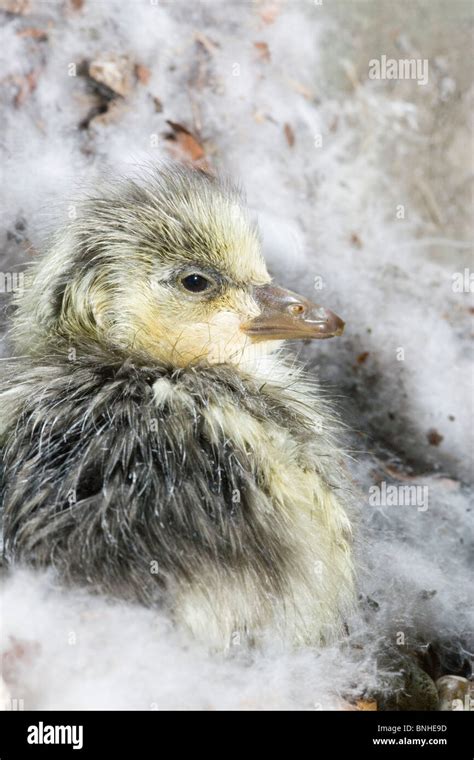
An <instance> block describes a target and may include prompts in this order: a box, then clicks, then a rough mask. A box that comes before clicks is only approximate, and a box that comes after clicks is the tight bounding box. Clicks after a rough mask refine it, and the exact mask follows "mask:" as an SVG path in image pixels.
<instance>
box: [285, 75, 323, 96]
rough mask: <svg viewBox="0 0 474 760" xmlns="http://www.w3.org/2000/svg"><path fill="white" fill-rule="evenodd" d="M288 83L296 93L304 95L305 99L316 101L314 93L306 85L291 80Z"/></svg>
mask: <svg viewBox="0 0 474 760" xmlns="http://www.w3.org/2000/svg"><path fill="white" fill-rule="evenodd" d="M287 81H288V84H289V85H290V87H291V88H292V89H293V90H295V92H297V93H299V95H302V96H303V97H304V98H306V100H316V98H315V95H314V92H312V90H310V89H309V87H306V85H304V84H302V83H301V82H298V80H297V79H291V78H290V79H288V80H287Z"/></svg>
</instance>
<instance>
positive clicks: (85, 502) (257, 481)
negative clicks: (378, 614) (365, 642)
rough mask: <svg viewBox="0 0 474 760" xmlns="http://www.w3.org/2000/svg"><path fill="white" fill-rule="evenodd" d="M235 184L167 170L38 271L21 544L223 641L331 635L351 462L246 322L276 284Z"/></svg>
mask: <svg viewBox="0 0 474 760" xmlns="http://www.w3.org/2000/svg"><path fill="white" fill-rule="evenodd" d="M122 192H123V191H122ZM166 193H168V195H166ZM179 193H181V195H180V194H179ZM228 193H229V191H228V189H223V188H222V187H220V186H218V185H217V186H216V185H214V183H213V182H212V181H211V180H210V179H208V178H203V177H201V176H195V175H191V174H188V173H187V172H184V171H181V170H180V171H179V172H177V170H175V169H173V170H166V171H165V172H164V174H163V173H162V174H161V175H160V177H159V178H158V179H155V180H154V184H152V186H151V189H150V187H149V186H148V185H147V186H146V189H145V190H140V189H139V188H137V187H136V186H134V187H133V188H132V190H129V197H128V198H127V200H126V201H123V204H122V208H121V209H120V213H119V212H117V214H116V216H115V218H114V219H113V224H112V223H111V222H110V216H111V213H112V211H113V210H114V209H115V210H116V209H117V205H118V199H119V198H120V197H122V196H120V194H119V195H118V196H113V197H112V199H109V202H108V205H107V203H106V202H105V201H97V202H95V205H94V212H89V216H87V210H86V217H85V221H84V220H80V221H79V222H77V224H73V225H71V228H70V229H69V230H67V231H66V233H65V234H64V235H62V236H61V237H60V238H59V239H58V241H57V242H56V244H55V246H53V248H52V250H51V251H50V253H49V254H48V255H47V256H46V258H45V259H44V261H43V263H41V264H40V265H39V267H38V268H37V270H36V272H35V274H34V278H33V285H32V287H31V288H30V289H29V291H28V292H27V293H26V295H25V296H24V297H23V299H22V301H21V304H20V308H19V315H18V318H17V324H16V340H17V346H18V351H19V353H20V354H21V355H22V356H26V358H22V359H18V360H15V361H13V362H12V364H11V367H10V368H9V369H8V370H7V375H6V377H5V378H4V381H3V385H2V387H1V393H2V395H1V399H2V402H3V404H2V406H3V411H2V425H1V429H2V438H3V442H4V449H3V459H4V473H3V517H4V534H5V552H6V555H7V558H8V559H9V560H10V561H11V562H15V561H16V562H25V563H28V564H33V565H34V566H40V567H42V566H49V565H52V566H54V567H55V568H56V569H57V571H58V572H59V573H60V575H61V577H62V578H63V579H64V580H65V581H67V582H73V583H79V584H85V585H88V586H91V587H93V588H95V589H97V590H100V591H102V592H105V593H108V594H111V595H113V596H118V597H122V598H125V599H128V600H132V601H139V602H141V603H144V604H146V605H151V606H154V605H165V606H166V607H168V608H169V609H170V611H171V613H172V615H173V617H174V619H175V620H176V621H177V623H179V624H180V625H181V626H183V627H184V628H185V629H187V630H189V631H190V632H191V633H192V634H193V636H195V637H196V638H198V639H199V640H201V641H203V642H205V643H206V644H207V645H209V646H211V647H213V648H219V649H226V648H228V647H229V646H230V645H231V644H232V643H241V642H244V641H250V642H255V641H258V640H259V639H260V638H261V637H262V636H264V635H265V632H266V631H267V630H268V629H271V631H272V633H273V635H275V634H276V633H277V635H278V636H279V637H280V638H281V639H282V640H284V641H286V642H288V643H290V644H301V643H311V644H320V643H322V642H327V641H329V640H331V639H333V638H335V637H336V636H338V635H340V634H341V632H342V630H343V628H344V621H345V618H346V616H347V614H348V613H349V611H350V609H351V607H352V604H353V600H354V584H353V568H352V560H351V548H350V542H351V526H350V522H349V519H348V517H347V514H346V505H345V502H346V498H347V495H346V494H347V484H346V482H345V476H344V465H343V462H342V454H341V452H340V451H339V449H338V447H337V444H336V443H335V442H334V437H333V420H332V416H331V414H330V411H329V410H328V408H327V406H326V404H325V402H323V400H322V399H321V397H320V394H319V392H318V390H317V388H316V387H311V386H310V385H309V384H308V382H307V381H305V379H304V377H303V375H302V374H301V371H300V370H298V369H295V367H294V366H293V364H290V363H287V362H286V360H285V358H284V357H283V355H282V353H281V350H280V348H279V345H280V344H279V343H277V342H275V341H270V340H266V339H265V338H263V339H262V338H261V337H259V339H258V340H255V341H253V339H249V338H248V335H247V334H246V333H245V332H243V331H242V328H241V327H240V326H241V324H242V322H243V321H244V322H245V319H247V320H248V319H253V320H254V321H256V322H258V319H260V322H258V327H259V330H260V329H261V323H262V322H261V319H262V318H261V317H260V316H259V306H258V303H257V302H256V301H255V299H254V297H253V296H252V293H253V292H254V290H251V288H254V289H259V288H260V289H261V288H264V289H266V288H267V289H268V287H269V285H268V284H267V283H268V282H269V278H268V275H267V274H266V269H265V267H264V264H263V261H262V260H261V258H260V254H259V251H258V245H257V242H256V238H254V236H253V232H252V227H251V225H250V222H248V220H247V218H246V217H245V215H244V214H243V212H242V211H241V209H240V206H239V204H238V203H237V201H236V198H235V196H234V195H231V197H230V200H229V195H228ZM130 194H131V197H132V198H133V208H132V206H131V201H130ZM127 204H128V205H127ZM213 204H214V205H213ZM211 206H212V209H211V211H209V208H210V207H211ZM206 213H207V215H208V217H207V220H206V218H205V214H206ZM106 214H108V216H107V217H106ZM127 214H128V218H127ZM112 216H113V214H112ZM196 219H197V221H196ZM121 220H122V221H121ZM153 224H155V227H153ZM132 232H133V234H132ZM147 235H148V238H147ZM152 240H154V241H155V246H156V250H157V251H158V254H156V252H155V253H154V252H153V250H152V247H151V241H152ZM216 240H217V244H216ZM217 245H218V247H217ZM192 246H194V248H193V250H192V251H191V252H190V250H189V249H190V248H192ZM239 246H240V249H239ZM254 249H255V250H254ZM132 250H133V251H139V255H136V256H133V255H132V254H131V251H132ZM249 252H250V253H249ZM154 255H155V256H156V255H158V259H159V266H158V264H156V262H155V259H154V258H153V256H154ZM186 257H187V259H186ZM196 261H198V262H199V266H200V271H201V272H203V271H205V272H206V273H207V274H206V276H209V277H210V278H211V274H209V272H212V278H213V280H212V281H214V280H216V281H217V280H218V279H219V277H222V281H223V282H224V279H225V282H226V285H225V287H224V285H221V286H219V287H220V289H218V288H217V286H216V289H215V292H214V295H212V296H211V295H209V296H208V297H207V301H206V302H204V301H203V300H202V299H201V300H198V299H197V297H196V298H195V295H196V294H194V295H193V296H192V298H191V300H190V301H189V303H188V301H187V300H186V298H187V296H186V294H184V295H183V300H184V301H185V303H184V306H182V305H181V304H179V305H176V304H177V301H176V300H173V299H174V298H175V291H174V290H172V287H173V288H174V287H175V286H174V285H173V286H171V284H169V283H171V282H175V280H172V279H171V275H170V274H167V275H166V277H168V280H165V279H164V278H165V272H169V270H170V269H171V268H173V267H178V270H179V272H181V271H183V272H184V271H186V272H187V271H188V269H189V267H188V264H191V263H192V267H194V268H195V267H196V266H197V264H196ZM157 266H158V269H157V270H156V269H154V267H157ZM183 267H185V269H183ZM186 267H187V268H186ZM178 270H177V271H178ZM193 271H194V270H193ZM216 271H217V272H218V274H216ZM153 275H154V276H153ZM174 276H175V275H174V274H173V277H174ZM180 276H181V275H180ZM127 278H128V279H127ZM185 279H186V278H185ZM166 283H168V284H166ZM255 292H257V291H255ZM265 293H267V290H265ZM166 299H168V300H166ZM170 299H171V300H170ZM157 302H158V303H157ZM165 303H167V304H168V306H167V309H165V308H164V304H165ZM170 304H174V305H173V306H170ZM191 305H192V308H193V309H195V314H196V315H198V316H196V317H195V319H194V321H191V318H190V313H191V312H190V309H191ZM170 309H171V310H173V309H174V311H173V313H172V314H171V313H169V310H170ZM183 309H184V312H183ZM178 311H179V315H180V317H179V319H178V316H177V314H178ZM166 314H167V315H168V320H167V319H166ZM183 314H185V316H183ZM173 316H174V322H175V324H174V325H173V318H172V317H173ZM272 318H273V317H272ZM273 319H274V318H273ZM285 319H286V317H285ZM252 324H253V323H252ZM268 324H269V322H268V319H267V322H265V330H267V333H268V330H269V328H268ZM206 331H207V333H206ZM248 334H250V335H252V334H253V333H252V330H251V329H250V328H249V330H248ZM275 348H276V350H275ZM8 373H9V374H8Z"/></svg>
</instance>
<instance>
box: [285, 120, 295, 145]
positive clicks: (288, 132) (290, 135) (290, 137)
mask: <svg viewBox="0 0 474 760" xmlns="http://www.w3.org/2000/svg"><path fill="white" fill-rule="evenodd" d="M283 131H284V133H285V137H286V142H287V143H288V145H289V146H290V148H292V147H293V145H294V144H295V133H294V132H293V129H292V128H291V125H290V124H288V123H286V124H285V125H284V127H283Z"/></svg>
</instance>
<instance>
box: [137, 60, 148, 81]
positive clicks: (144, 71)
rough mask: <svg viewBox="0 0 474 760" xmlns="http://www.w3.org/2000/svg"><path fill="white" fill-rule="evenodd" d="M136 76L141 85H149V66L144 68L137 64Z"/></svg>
mask: <svg viewBox="0 0 474 760" xmlns="http://www.w3.org/2000/svg"><path fill="white" fill-rule="evenodd" d="M135 76H136V78H137V79H138V81H139V82H140V84H148V82H149V81H150V77H151V71H150V69H149V68H147V66H142V64H141V63H136V64H135Z"/></svg>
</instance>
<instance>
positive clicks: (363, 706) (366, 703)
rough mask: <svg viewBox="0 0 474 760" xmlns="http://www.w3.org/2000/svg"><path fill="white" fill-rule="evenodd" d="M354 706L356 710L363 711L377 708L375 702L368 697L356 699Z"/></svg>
mask: <svg viewBox="0 0 474 760" xmlns="http://www.w3.org/2000/svg"><path fill="white" fill-rule="evenodd" d="M356 707H357V709H358V710H363V711H364V712H367V711H372V710H377V702H374V701H372V700H368V699H358V700H357V702H356Z"/></svg>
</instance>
